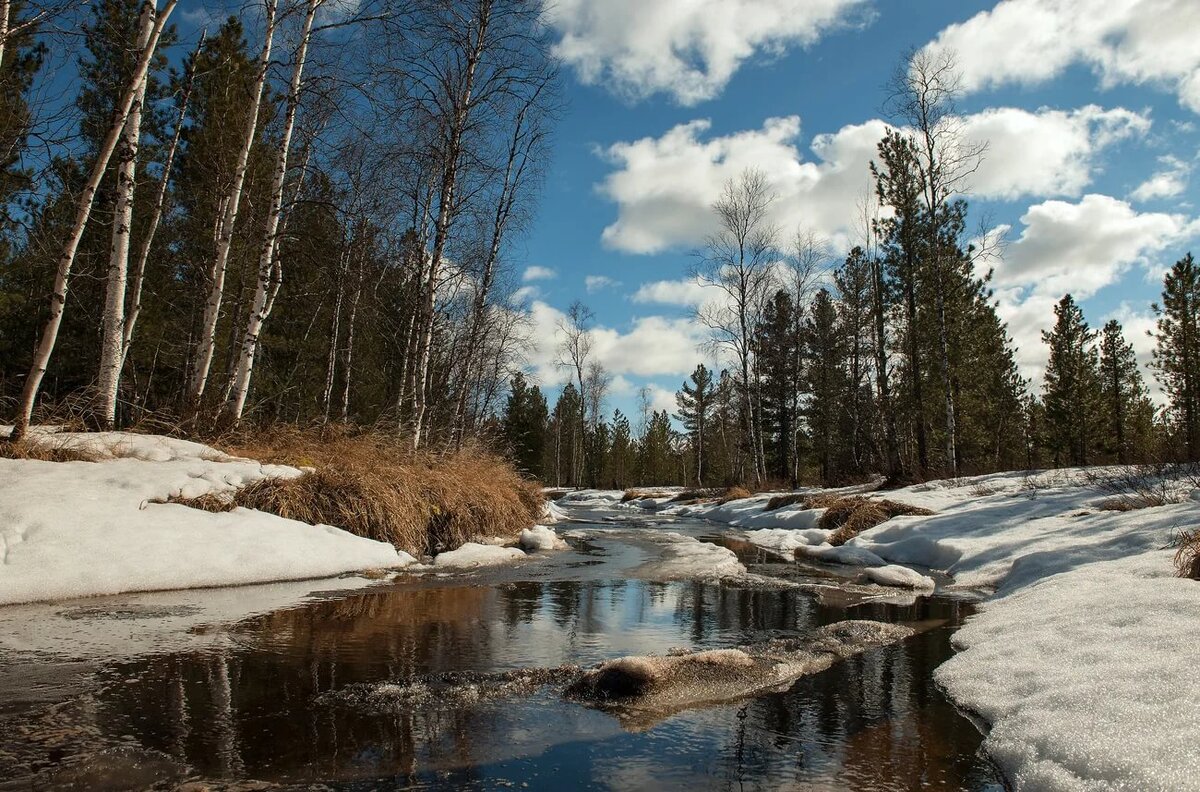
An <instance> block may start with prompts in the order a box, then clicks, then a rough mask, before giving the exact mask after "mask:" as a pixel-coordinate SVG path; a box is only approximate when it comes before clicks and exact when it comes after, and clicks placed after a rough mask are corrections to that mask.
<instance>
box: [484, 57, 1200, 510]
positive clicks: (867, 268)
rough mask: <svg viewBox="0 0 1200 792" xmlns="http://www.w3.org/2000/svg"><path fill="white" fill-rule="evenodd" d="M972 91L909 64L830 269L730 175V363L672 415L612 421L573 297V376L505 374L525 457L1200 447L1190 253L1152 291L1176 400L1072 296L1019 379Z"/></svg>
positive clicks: (547, 472) (625, 479) (706, 483)
mask: <svg viewBox="0 0 1200 792" xmlns="http://www.w3.org/2000/svg"><path fill="white" fill-rule="evenodd" d="M958 90H959V89H958V75H957V72H956V70H955V68H954V62H953V56H952V55H939V56H933V55H928V54H926V53H921V52H917V53H914V54H912V55H911V56H910V57H908V58H907V59H906V60H905V61H904V63H903V64H902V65H901V68H900V69H899V70H898V71H897V73H896V76H895V77H894V79H893V81H892V83H891V88H890V92H889V105H890V106H891V107H892V109H893V111H894V113H895V115H896V118H895V121H896V122H897V123H896V125H895V126H894V127H893V128H891V129H890V130H889V131H888V132H887V133H886V135H885V137H884V138H883V139H882V140H881V141H880V142H879V144H878V147H877V152H876V154H877V156H876V158H875V159H874V161H873V162H872V163H871V166H870V173H871V177H872V181H873V186H874V191H873V194H872V195H871V196H869V198H870V199H871V200H869V201H868V200H864V201H863V202H862V210H863V217H862V218H861V222H859V223H858V225H859V227H860V233H859V236H860V239H859V241H858V243H857V244H855V245H853V246H852V247H851V249H850V250H849V252H848V253H847V255H846V256H845V257H844V258H842V259H841V260H839V261H837V262H836V263H833V262H831V260H830V259H831V256H830V253H829V251H828V249H827V246H826V245H825V244H824V243H822V242H821V240H819V239H817V238H815V237H814V235H812V234H811V233H805V232H804V231H802V230H801V231H798V232H797V233H795V234H794V235H793V236H792V237H791V238H790V239H789V238H786V237H785V235H784V234H783V233H781V230H780V229H779V228H778V227H777V226H776V225H774V224H773V223H772V212H771V208H772V205H773V202H774V200H775V196H774V193H773V192H772V189H771V187H770V184H769V180H768V179H767V177H766V175H765V174H763V173H762V172H760V171H756V170H753V169H751V170H747V171H745V172H743V173H742V174H740V175H739V176H738V177H736V178H734V179H731V180H730V181H729V182H727V183H726V184H725V186H724V189H723V191H722V193H721V195H720V197H719V198H718V199H717V201H716V202H715V203H714V205H713V207H712V208H713V223H714V225H713V229H712V232H711V233H710V234H709V236H708V237H707V239H706V241H705V243H704V245H703V246H702V247H701V248H700V249H699V250H697V251H696V256H695V258H696V266H695V268H694V271H693V275H694V276H695V277H696V278H697V279H698V280H699V282H701V283H703V284H705V285H706V286H708V287H710V288H709V292H710V293H711V294H712V295H713V296H712V298H711V299H709V300H708V301H707V302H705V303H704V304H703V305H701V307H700V308H698V309H697V311H696V319H697V320H698V321H699V322H701V323H702V324H703V325H704V326H705V327H706V328H707V329H708V330H709V332H710V339H711V340H710V350H709V352H710V353H711V355H710V360H715V361H719V362H718V364H717V366H715V367H714V368H712V369H710V368H709V366H708V365H706V364H705V363H701V364H700V365H698V366H697V367H696V369H695V371H694V372H693V373H692V375H691V377H690V378H689V379H688V380H687V381H686V382H684V383H683V384H682V387H681V388H680V390H679V391H678V393H677V394H676V404H677V412H676V413H675V414H674V415H673V416H672V415H669V414H668V413H667V412H665V411H657V412H656V411H653V410H649V409H648V407H643V409H642V411H641V412H642V415H641V416H640V420H638V421H637V425H636V426H631V423H630V420H629V418H628V417H627V416H625V415H622V414H621V413H620V412H619V411H618V412H617V413H615V414H614V415H613V417H612V419H611V421H607V422H606V421H604V420H603V419H602V411H601V407H600V405H601V404H602V403H603V400H604V397H605V395H606V392H607V379H606V376H605V375H604V372H603V368H602V366H600V365H599V364H598V363H597V362H596V361H595V360H592V359H591V357H592V356H591V355H590V348H589V346H588V344H587V340H586V339H587V332H586V330H587V327H586V324H587V320H588V319H590V314H589V313H588V312H587V310H586V308H584V307H582V306H580V305H578V304H577V305H575V306H573V307H572V309H571V310H570V311H569V312H568V315H567V319H566V321H565V322H564V326H563V328H562V335H563V337H564V339H565V341H564V346H563V351H564V353H565V354H564V355H563V356H562V358H561V360H560V362H561V363H562V364H563V365H565V366H566V367H567V369H568V370H569V371H571V372H572V374H573V376H572V382H571V383H570V384H568V385H567V386H566V387H565V388H564V389H563V390H562V392H561V395H560V396H559V398H558V400H557V403H556V404H555V405H554V408H553V409H552V410H551V409H549V408H548V405H547V402H546V399H545V397H544V395H543V394H542V393H541V391H540V389H539V388H538V387H536V386H534V385H530V384H529V383H528V382H526V381H525V380H524V378H523V377H520V378H517V379H515V380H514V381H513V382H512V384H511V389H510V396H509V399H508V402H507V404H506V406H505V409H504V411H503V414H502V418H501V429H502V432H503V435H504V437H505V439H506V442H507V443H508V445H509V447H510V448H511V449H513V458H514V461H516V463H517V464H518V465H520V466H521V467H522V468H523V469H524V470H526V471H528V472H529V473H530V474H532V475H535V476H537V477H539V478H541V479H542V480H543V481H547V482H549V483H552V484H556V485H571V486H579V485H587V486H606V487H607V486H615V487H626V486H630V485H632V484H675V485H685V486H701V487H714V486H729V485H734V484H748V485H755V486H765V485H768V484H773V485H779V486H791V487H795V486H797V485H798V484H800V483H804V482H819V483H824V484H843V483H848V482H854V481H861V480H865V479H866V478H868V477H872V476H876V475H882V476H884V477H885V478H886V479H888V480H891V481H893V482H900V481H913V480H924V479H928V478H934V477H943V476H956V475H960V474H977V473H985V472H991V471H999V470H1012V469H1022V468H1038V467H1044V466H1051V465H1053V466H1063V465H1086V464H1098V463H1136V462H1147V461H1152V460H1162V459H1187V460H1192V461H1195V460H1197V459H1198V458H1200V457H1198V455H1200V401H1198V396H1200V393H1198V391H1197V388H1200V349H1198V348H1197V341H1198V339H1200V336H1198V335H1197V332H1198V330H1200V328H1198V327H1197V319H1198V317H1200V302H1198V300H1200V272H1198V271H1197V270H1196V268H1195V265H1194V263H1193V261H1192V258H1191V256H1190V255H1188V256H1187V257H1186V258H1184V259H1183V260H1181V261H1180V262H1178V263H1177V264H1176V265H1175V267H1174V268H1173V269H1172V270H1171V272H1170V273H1169V274H1168V275H1167V276H1166V280H1165V283H1164V291H1163V299H1162V303H1161V304H1156V305H1155V306H1154V311H1155V312H1156V314H1157V316H1158V324H1157V330H1156V332H1155V333H1154V335H1155V339H1156V340H1155V343H1156V350H1155V353H1154V363H1153V366H1154V370H1155V372H1156V375H1157V376H1158V378H1159V380H1160V382H1161V384H1162V385H1163V388H1164V390H1165V392H1166V393H1167V395H1168V397H1169V404H1168V405H1167V407H1166V408H1165V409H1156V408H1155V405H1154V404H1153V402H1152V401H1151V400H1150V397H1149V393H1148V390H1147V387H1146V384H1145V382H1144V381H1143V378H1142V374H1141V370H1140V368H1139V366H1138V363H1137V359H1136V356H1135V354H1134V350H1133V346H1132V345H1131V344H1130V342H1129V339H1127V338H1126V336H1125V333H1124V330H1123V328H1122V327H1121V325H1120V324H1119V323H1118V322H1117V321H1115V320H1113V321H1109V322H1108V323H1106V324H1105V325H1104V327H1103V328H1102V329H1101V330H1100V331H1098V332H1097V331H1094V330H1092V329H1090V328H1089V326H1088V324H1087V322H1086V320H1085V319H1084V317H1083V313H1082V311H1081V310H1080V308H1079V306H1078V305H1077V304H1076V303H1075V301H1074V300H1073V298H1072V297H1071V295H1069V294H1068V295H1065V296H1064V297H1063V298H1062V300H1061V302H1060V303H1059V304H1058V306H1057V307H1056V308H1055V318H1056V322H1055V325H1054V327H1053V329H1052V330H1051V331H1049V332H1047V333H1045V334H1044V338H1043V340H1044V343H1045V344H1046V345H1047V347H1048V351H1049V362H1048V365H1047V368H1046V372H1045V377H1044V384H1043V386H1042V388H1041V391H1040V393H1034V392H1032V391H1031V388H1030V383H1029V382H1028V381H1027V380H1026V379H1025V378H1024V377H1022V376H1021V374H1020V372H1019V370H1018V367H1017V364H1016V358H1015V349H1014V346H1013V343H1012V339H1011V337H1010V336H1009V334H1008V330H1007V327H1006V326H1005V324H1004V322H1002V321H1001V319H1000V318H999V316H998V314H997V310H996V308H997V306H996V301H995V298H994V296H993V294H992V291H991V289H990V287H989V281H990V279H991V270H990V267H989V263H990V261H991V260H992V258H993V257H994V256H995V255H996V254H997V251H996V250H994V249H991V247H990V246H991V245H992V244H993V243H992V239H991V234H990V232H989V230H988V229H986V228H981V229H975V230H969V229H968V225H967V209H968V205H967V202H966V200H965V198H964V197H963V194H964V192H965V191H966V189H967V186H968V184H969V178H970V176H971V174H972V173H974V171H975V170H976V169H977V168H978V165H979V163H980V162H981V160H982V158H983V156H985V154H986V146H983V145H979V144H974V143H972V142H970V141H967V140H964V138H963V136H962V135H961V134H960V130H959V126H958V121H957V118H958V117H957V115H956V113H955V99H956V96H957V94H958ZM672 418H674V421H673V420H672ZM676 427H678V428H676Z"/></svg>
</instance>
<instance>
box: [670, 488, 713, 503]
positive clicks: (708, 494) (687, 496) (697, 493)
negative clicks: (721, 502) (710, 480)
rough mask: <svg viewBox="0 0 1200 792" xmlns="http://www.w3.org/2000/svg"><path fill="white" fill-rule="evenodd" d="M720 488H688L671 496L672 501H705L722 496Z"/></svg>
mask: <svg viewBox="0 0 1200 792" xmlns="http://www.w3.org/2000/svg"><path fill="white" fill-rule="evenodd" d="M721 495H722V491H721V490H719V489H686V490H684V491H683V492H680V493H678V494H677V495H675V497H673V498H671V503H703V502H705V501H712V500H716V499H717V498H719V497H721Z"/></svg>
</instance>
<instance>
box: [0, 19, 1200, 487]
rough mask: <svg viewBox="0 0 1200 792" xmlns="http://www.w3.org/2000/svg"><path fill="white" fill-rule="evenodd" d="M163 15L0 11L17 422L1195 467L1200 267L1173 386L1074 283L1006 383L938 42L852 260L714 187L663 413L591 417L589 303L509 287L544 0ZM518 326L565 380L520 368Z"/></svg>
mask: <svg viewBox="0 0 1200 792" xmlns="http://www.w3.org/2000/svg"><path fill="white" fill-rule="evenodd" d="M176 5H177V3H176V0H166V2H163V3H162V4H161V5H160V6H156V5H155V4H152V3H145V2H138V0H98V2H95V3H93V4H91V5H90V6H88V7H86V8H85V7H80V6H79V5H78V4H72V3H66V2H61V3H57V4H56V3H52V2H29V1H27V0H21V1H18V2H11V3H9V2H5V3H4V4H3V5H2V7H0V14H2V17H3V18H2V19H0V41H2V42H3V48H2V49H0V82H2V83H3V86H4V90H3V96H4V99H3V105H2V106H0V137H2V138H3V145H4V151H5V159H4V162H3V164H2V167H3V179H2V180H0V193H2V194H0V204H2V205H3V216H2V218H0V224H2V227H0V234H2V239H3V250H2V251H0V257H2V258H0V412H2V413H3V414H4V415H5V416H11V419H12V423H13V424H14V425H15V429H14V431H13V438H12V439H13V440H19V439H20V437H21V436H22V434H24V432H25V431H26V429H27V428H28V426H29V425H30V424H31V422H33V423H37V422H51V423H69V422H75V423H80V424H83V425H85V426H87V427H90V428H95V429H111V428H131V427H141V428H143V429H151V430H156V431H172V432H179V433H184V434H194V435H206V434H212V433H215V432H219V431H224V430H226V429H229V428H236V427H240V426H245V425H253V426H270V425H278V424H293V425H299V426H322V425H327V424H331V423H332V424H347V425H354V426H358V427H368V428H370V430H371V431H374V432H380V433H386V434H389V435H393V436H396V437H402V438H404V439H405V442H407V443H408V444H410V445H411V447H413V448H429V449H435V450H436V449H457V448H459V447H461V446H462V445H463V443H464V442H465V441H467V440H471V441H472V442H476V441H480V442H483V443H485V444H487V445H489V446H491V447H493V448H495V449H496V450H498V451H500V452H501V453H504V454H506V455H507V456H508V457H509V458H510V459H511V461H512V462H513V463H514V464H515V465H516V466H517V467H518V468H519V470H520V471H522V472H523V473H525V474H526V475H527V476H529V477H531V478H533V479H536V480H540V481H542V482H544V483H546V484H549V485H554V486H585V485H586V486H606V487H618V488H624V487H628V486H632V485H635V484H676V485H688V486H699V487H716V486H730V485H734V484H741V485H746V486H751V487H755V488H762V487H764V486H767V485H770V484H777V485H781V486H784V485H786V486H796V485H798V484H800V483H806V482H821V483H825V484H839V483H847V482H854V481H860V480H864V479H866V478H868V477H870V476H874V475H882V476H884V477H886V478H887V479H888V480H890V481H893V482H901V481H918V480H925V479H928V478H934V477H942V476H957V475H963V474H973V473H983V472H989V471H997V470H1010V469H1022V468H1038V467H1046V466H1066V465H1086V464H1101V463H1110V462H1111V463H1118V462H1119V463H1141V462H1151V461H1165V460H1178V459H1186V460H1192V461H1194V460H1196V459H1197V457H1200V414H1198V412H1197V408H1198V405H1197V387H1200V384H1198V380H1197V378H1198V377H1200V350H1198V349H1197V327H1196V321H1197V313H1198V310H1200V309H1198V301H1200V272H1198V271H1197V269H1196V267H1195V264H1194V261H1193V260H1192V258H1191V256H1190V255H1188V256H1187V257H1185V258H1184V259H1182V260H1180V261H1178V262H1177V263H1175V265H1174V267H1173V268H1172V269H1171V270H1170V272H1169V273H1168V274H1167V276H1166V278H1165V281H1164V283H1163V291H1162V299H1161V302H1160V303H1159V304H1156V305H1155V306H1154V310H1155V312H1156V314H1157V317H1158V322H1157V330H1156V332H1155V333H1154V335H1155V340H1154V343H1155V353H1154V360H1153V371H1154V376H1156V377H1157V378H1158V380H1159V383H1160V384H1161V386H1162V388H1163V391H1164V392H1165V394H1166V396H1167V403H1166V404H1165V405H1156V404H1155V402H1154V401H1152V400H1151V397H1150V391H1149V389H1148V387H1147V383H1146V382H1145V381H1144V378H1143V375H1142V371H1141V368H1140V367H1139V365H1138V361H1137V359H1136V356H1135V353H1134V347H1133V345H1132V344H1131V342H1130V339H1129V338H1128V337H1127V334H1126V333H1125V331H1124V330H1123V328H1122V327H1121V326H1120V324H1119V323H1117V322H1116V321H1109V322H1108V323H1106V324H1105V325H1104V326H1103V327H1100V328H1092V327H1090V326H1089V324H1088V322H1087V321H1086V319H1085V318H1084V316H1083V312H1082V310H1081V309H1080V307H1079V305H1077V304H1076V302H1075V301H1074V300H1073V299H1072V297H1071V295H1069V294H1068V295H1065V296H1063V298H1062V300H1061V301H1060V302H1059V303H1058V305H1057V307H1056V308H1055V324H1054V327H1053V330H1052V331H1050V332H1048V333H1046V334H1045V336H1044V338H1043V341H1044V343H1045V344H1046V345H1047V348H1048V351H1049V363H1048V366H1047V369H1046V372H1045V377H1044V382H1043V384H1042V385H1041V386H1040V387H1039V388H1033V387H1031V384H1030V383H1029V382H1028V381H1027V380H1026V379H1025V378H1023V377H1022V375H1021V373H1020V371H1019V370H1018V367H1017V364H1016V362H1015V358H1014V351H1015V350H1014V348H1013V342H1012V340H1011V338H1010V336H1009V333H1008V329H1007V328H1006V326H1005V324H1004V322H1003V321H1002V320H1001V318H1000V317H999V315H998V313H997V310H996V301H995V299H994V296H993V294H992V291H991V289H990V285H989V283H990V278H991V268H992V265H993V263H994V262H995V261H996V260H997V259H998V257H1000V256H1003V244H1002V242H1001V240H999V239H997V238H996V235H994V234H993V233H992V231H991V229H988V228H987V227H985V226H978V227H976V226H973V225H972V224H971V221H970V218H969V215H968V208H969V207H968V203H967V197H966V196H968V195H969V191H970V180H971V176H972V174H973V173H974V172H975V170H976V169H977V168H978V165H979V162H980V161H982V159H983V158H984V157H986V145H978V144H971V143H969V142H967V141H966V140H965V138H964V137H963V136H962V134H961V129H960V128H959V125H958V123H957V118H958V117H957V115H956V101H957V98H958V94H959V88H958V85H959V82H958V75H957V72H956V64H955V62H954V59H953V57H952V56H934V55H930V54H928V53H924V52H921V51H914V52H912V53H910V54H909V55H908V56H907V57H906V58H905V59H904V61H903V62H902V63H901V64H899V66H898V69H897V71H896V73H895V75H894V76H893V77H892V79H891V81H890V82H889V84H888V88H887V97H886V106H887V108H888V111H889V114H890V122H891V123H892V128H891V129H890V131H889V132H888V133H887V135H886V136H885V137H884V138H883V139H882V140H880V141H879V143H878V149H877V156H876V158H875V159H874V161H873V162H872V164H871V168H870V177H871V179H872V183H873V194H872V195H868V196H865V197H864V200H863V202H862V205H861V207H860V209H861V212H860V214H861V216H860V217H856V218H852V219H851V220H850V221H848V223H847V225H848V226H853V227H855V228H857V229H858V230H857V243H856V244H854V245H853V246H852V248H851V249H850V250H849V251H846V252H844V253H842V252H835V251H834V250H833V249H832V248H831V246H830V244H829V243H828V242H827V241H825V240H823V239H820V238H818V237H817V236H815V235H814V234H812V233H811V232H807V231H805V230H804V229H803V228H799V229H783V228H781V227H779V226H778V225H777V224H775V223H774V221H773V219H772V217H773V216H772V212H771V208H772V203H773V201H774V200H775V196H774V193H773V190H772V187H771V184H770V180H769V178H768V176H767V175H766V174H764V173H763V172H761V171H758V170H755V169H753V168H750V169H747V170H746V171H744V172H743V173H742V174H741V175H740V176H739V177H737V178H736V179H732V180H730V181H729V182H728V183H727V184H726V185H725V186H724V189H723V192H722V194H721V196H720V198H719V199H718V200H717V201H716V202H715V203H714V204H713V206H712V210H713V211H712V224H711V228H710V230H709V233H708V235H707V238H706V240H705V242H704V243H703V244H702V245H701V246H700V247H699V248H698V249H696V250H695V251H693V254H692V261H693V275H694V276H695V278H696V279H697V280H698V282H700V283H702V284H704V285H705V286H706V287H708V289H709V293H710V294H711V295H713V296H712V298H711V299H710V300H708V301H707V302H706V303H704V304H703V305H701V306H700V307H699V308H698V309H697V310H696V314H695V319H696V321H697V322H699V323H700V324H701V325H702V326H703V327H704V328H705V329H706V331H707V333H708V338H709V342H708V344H707V346H706V348H704V349H700V350H697V365H696V367H695V370H694V372H693V373H692V375H691V376H690V377H689V378H688V379H687V381H686V382H683V383H681V385H680V389H679V391H678V393H677V396H676V403H677V409H676V410H675V411H673V412H671V411H664V410H657V411H656V410H653V409H651V408H650V400H649V397H648V395H647V394H645V393H643V394H642V398H641V403H642V405H643V406H642V408H641V409H640V410H639V411H638V413H639V414H637V415H625V414H623V413H622V412H621V411H620V410H617V411H614V412H613V413H611V414H609V413H608V411H607V407H608V401H609V396H610V394H609V389H610V384H611V381H612V377H611V376H610V375H609V374H608V372H606V370H605V368H604V366H603V365H602V364H601V363H600V362H599V361H598V360H597V359H596V356H595V355H594V354H593V350H592V336H591V333H592V330H593V327H594V325H595V318H594V316H593V315H592V312H591V311H590V310H589V309H588V308H587V306H585V305H583V304H582V303H580V302H578V301H577V302H576V303H574V304H573V305H572V306H571V308H570V310H569V311H568V312H567V314H566V315H565V317H566V318H565V319H564V320H563V321H562V322H561V325H560V327H559V328H558V332H557V334H556V337H555V338H553V339H544V338H543V339H538V338H533V337H531V330H530V322H529V317H528V313H527V311H526V310H525V308H524V306H522V305H521V303H520V300H519V299H517V298H516V297H515V296H514V295H515V293H516V287H517V285H518V278H517V276H516V272H517V270H518V265H519V264H520V260H519V259H520V255H519V243H520V240H521V238H522V234H523V233H524V232H526V231H527V230H528V229H529V227H530V225H531V224H532V223H533V222H535V221H536V208H537V199H538V196H539V190H540V187H541V183H542V181H543V179H544V177H545V175H546V172H547V169H548V168H549V167H550V163H551V153H552V152H551V149H552V140H553V131H554V123H555V120H556V118H557V117H558V115H559V113H560V112H561V110H562V86H561V84H560V75H559V65H558V63H557V62H556V60H555V58H554V57H553V55H552V52H551V46H550V43H549V39H548V36H547V32H546V31H545V29H544V28H543V25H542V22H541V20H540V17H539V6H538V5H537V4H535V3H529V2H521V1H520V0H461V1H457V0H372V1H371V2H364V3H361V4H358V5H357V6H355V7H354V8H353V10H347V9H346V8H345V7H343V6H342V5H340V4H336V3H332V2H325V0H263V1H262V2H261V3H254V4H251V5H249V6H247V8H246V9H243V10H244V12H245V13H244V14H243V15H242V16H240V17H239V16H230V17H228V18H226V19H223V20H219V22H218V23H216V24H214V25H213V26H212V27H211V28H205V29H203V30H201V31H200V32H199V33H198V34H197V35H194V36H191V37H190V40H186V41H185V40H183V38H182V37H181V34H180V33H179V31H178V29H177V28H176V26H175V24H174V23H173V22H172V15H173V12H174V11H175V10H176ZM365 41H369V42H371V46H369V47H366V46H359V45H360V44H361V43H362V42H365ZM63 75H71V77H70V78H69V79H68V78H67V77H64V76H63ZM537 344H543V345H544V344H553V345H554V346H555V348H556V350H557V353H558V358H557V359H558V362H559V364H560V366H561V370H562V372H563V376H564V378H565V383H566V384H565V386H564V387H562V388H561V390H558V388H557V384H556V383H538V382H534V381H532V380H531V378H530V375H529V373H528V372H529V369H528V368H527V366H526V364H527V361H528V356H529V355H528V353H529V350H530V349H531V347H532V346H534V345H537ZM543 388H546V390H543ZM555 391H557V395H556V399H555V402H554V404H553V406H551V405H550V404H549V402H548V399H547V393H554V392H555Z"/></svg>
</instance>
